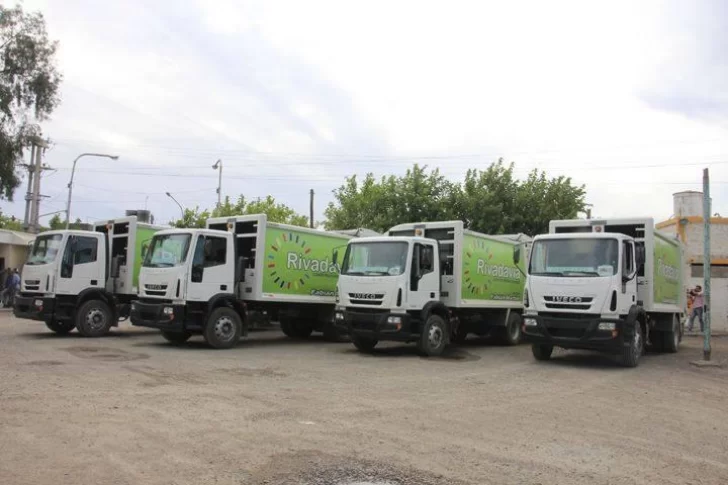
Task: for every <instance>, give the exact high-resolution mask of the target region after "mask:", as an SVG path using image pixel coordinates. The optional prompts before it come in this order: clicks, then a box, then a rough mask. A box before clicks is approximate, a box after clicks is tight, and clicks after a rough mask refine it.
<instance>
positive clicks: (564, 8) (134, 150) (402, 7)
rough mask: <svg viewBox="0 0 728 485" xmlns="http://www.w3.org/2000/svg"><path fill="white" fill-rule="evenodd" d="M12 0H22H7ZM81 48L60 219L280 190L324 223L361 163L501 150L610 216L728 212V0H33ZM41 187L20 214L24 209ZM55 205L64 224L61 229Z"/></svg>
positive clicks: (67, 128) (61, 172) (53, 186)
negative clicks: (685, 209)
mask: <svg viewBox="0 0 728 485" xmlns="http://www.w3.org/2000/svg"><path fill="white" fill-rule="evenodd" d="M0 3H2V4H3V5H12V4H14V3H15V2H6V1H0ZM22 4H23V6H24V8H25V9H26V10H28V11H40V12H42V13H43V14H44V15H45V17H46V20H47V26H48V31H49V34H50V36H51V38H53V39H57V40H58V41H59V42H60V47H59V51H58V67H59V69H60V71H61V72H62V73H63V75H64V81H63V84H62V88H61V89H62V98H63V101H62V104H61V106H60V107H59V108H58V109H57V110H56V111H55V112H54V113H53V115H52V119H51V120H49V121H47V122H45V123H44V125H43V130H44V135H45V136H47V137H49V138H50V139H51V140H52V143H53V144H52V147H51V148H50V149H49V150H48V151H47V152H46V153H45V155H44V163H47V164H48V165H50V166H51V167H52V168H54V169H55V171H48V172H46V174H45V175H44V177H43V179H42V193H43V194H44V195H47V196H48V197H47V198H45V199H44V200H43V202H42V206H41V213H42V214H45V213H50V212H53V211H59V210H62V209H64V207H65V200H66V197H67V184H68V180H69V177H70V168H71V165H72V162H73V160H74V158H75V157H76V156H78V155H79V154H81V153H84V152H101V153H108V154H113V155H119V157H120V158H119V160H118V161H111V160H108V159H104V158H92V157H84V158H82V159H81V160H80V161H79V162H78V166H77V170H76V174H75V180H74V187H73V202H72V207H71V218H72V219H76V218H77V217H80V218H81V219H82V220H84V221H88V222H93V221H96V220H102V219H108V218H112V217H117V216H121V215H123V214H124V210H126V209H144V208H147V209H149V210H151V211H152V213H153V214H154V216H155V219H156V221H157V222H160V223H166V222H168V221H170V220H172V219H174V218H177V217H179V215H180V209H179V207H178V206H177V205H176V204H175V203H174V201H172V200H171V199H170V198H168V197H167V196H166V195H165V193H166V192H170V193H171V194H172V195H173V196H175V198H176V199H177V200H178V201H179V202H180V203H181V204H182V205H183V206H184V207H195V206H199V207H201V208H211V207H213V206H214V204H215V203H216V201H217V194H216V188H217V182H218V178H217V176H218V173H217V172H216V171H215V170H213V168H212V165H213V164H214V163H215V161H216V160H218V159H221V160H222V165H223V172H222V173H223V180H222V193H223V195H229V196H231V197H234V198H235V197H237V196H238V195H239V194H244V195H245V196H246V197H247V198H256V197H265V196H266V195H272V196H274V197H275V198H276V199H277V200H278V201H280V202H283V203H285V204H288V205H290V206H291V207H293V208H294V209H295V210H297V211H298V212H299V213H302V214H308V204H309V191H310V190H311V189H313V190H314V191H315V194H316V195H315V206H316V220H317V221H320V220H322V218H323V211H324V209H325V207H326V204H327V203H328V202H330V201H331V200H333V195H332V191H333V190H334V189H335V188H337V187H338V186H340V185H341V184H342V183H343V181H344V178H345V177H346V176H349V175H353V174H357V175H360V176H362V175H364V174H366V173H367V172H373V173H374V174H375V175H377V176H382V175H389V174H403V173H404V172H405V171H406V170H407V168H408V167H411V166H412V164H413V163H420V164H426V165H427V166H428V167H430V168H436V167H437V168H439V169H440V170H441V172H442V173H444V174H445V175H447V177H448V178H450V179H452V180H455V181H458V180H462V178H463V177H464V174H465V172H466V170H467V169H468V168H481V169H484V168H486V167H487V166H488V165H489V164H490V163H492V162H494V161H496V160H497V159H498V158H501V157H502V158H503V159H505V160H506V161H507V162H514V163H515V167H516V174H517V175H518V176H519V177H525V176H526V175H527V174H528V172H529V171H531V170H533V169H534V168H538V169H542V170H545V171H546V173H547V174H548V175H549V176H559V175H564V176H568V177H571V178H572V179H573V181H574V183H576V184H584V185H585V186H586V189H587V198H586V201H587V202H588V203H590V204H593V215H594V216H597V217H630V216H633V217H642V216H649V217H654V218H656V219H658V220H662V219H666V218H668V217H670V216H671V215H672V194H673V193H674V192H679V191H683V190H701V189H702V173H703V169H704V168H709V169H710V176H711V180H712V185H711V194H712V196H713V210H714V212H721V211H724V212H725V214H728V192H726V190H725V189H726V188H727V187H728V56H726V52H728V2H723V1H721V0H705V1H701V0H696V1H692V2H684V1H679V0H669V1H668V0H643V1H640V2H633V1H619V0H616V1H609V2H606V1H605V2H596V1H594V2H583V1H561V0H553V1H550V2H541V1H509V2H503V1H485V0H483V1H476V0H474V1H459V0H451V1H448V2H432V1H405V0H399V1H391V0H390V1H386V2H385V1H379V0H370V1H367V2H341V1H325V0H308V1H306V2H300V1H286V0H263V1H260V2H257V1H240V0H215V1H204V0H157V1H155V2H148V1H144V0H126V1H125V2H96V1H92V0H25V1H24V2H22ZM25 189H26V185H25V182H24V183H23V185H21V187H20V188H19V189H18V190H17V191H16V193H15V202H10V203H9V202H7V201H0V209H1V210H2V211H3V213H5V214H12V215H15V216H17V217H20V218H22V215H23V212H24V201H23V197H24V193H25ZM49 218H50V216H45V217H43V219H42V220H43V221H47V220H48V219H49Z"/></svg>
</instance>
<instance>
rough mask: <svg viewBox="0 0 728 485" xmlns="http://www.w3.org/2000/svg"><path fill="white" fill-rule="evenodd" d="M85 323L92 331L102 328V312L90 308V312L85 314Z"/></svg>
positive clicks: (103, 323)
mask: <svg viewBox="0 0 728 485" xmlns="http://www.w3.org/2000/svg"><path fill="white" fill-rule="evenodd" d="M86 323H88V325H89V327H91V328H93V329H94V330H99V329H102V328H104V325H106V317H105V316H104V312H102V311H101V309H100V308H92V309H91V311H89V312H88V313H87V314H86Z"/></svg>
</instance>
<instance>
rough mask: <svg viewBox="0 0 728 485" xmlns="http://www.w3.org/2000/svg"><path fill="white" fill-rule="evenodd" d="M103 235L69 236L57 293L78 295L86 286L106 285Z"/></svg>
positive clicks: (62, 260)
mask: <svg viewBox="0 0 728 485" xmlns="http://www.w3.org/2000/svg"><path fill="white" fill-rule="evenodd" d="M101 237H102V236H101V235H96V234H94V235H90V236H69V237H68V239H67V240H66V248H65V250H64V252H63V258H62V259H61V268H60V277H59V278H58V287H57V293H60V294H63V295H78V294H79V293H81V291H83V290H85V289H86V288H91V287H103V286H104V273H105V264H104V258H103V256H104V254H103V253H102V254H99V247H100V242H101ZM99 256H101V257H99ZM41 284H42V282H41Z"/></svg>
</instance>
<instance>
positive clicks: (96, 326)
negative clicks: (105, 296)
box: [76, 300, 114, 337]
mask: <svg viewBox="0 0 728 485" xmlns="http://www.w3.org/2000/svg"><path fill="white" fill-rule="evenodd" d="M112 320H113V317H112V314H111V309H110V308H109V305H107V304H106V302H105V301H103V300H88V301H86V302H84V303H83V304H82V305H81V307H80V308H79V309H78V310H77V311H76V329H77V330H78V333H80V334H81V335H83V336H84V337H103V336H104V335H106V334H107V333H109V329H110V328H111V325H112V324H113V323H114V322H113V321H112Z"/></svg>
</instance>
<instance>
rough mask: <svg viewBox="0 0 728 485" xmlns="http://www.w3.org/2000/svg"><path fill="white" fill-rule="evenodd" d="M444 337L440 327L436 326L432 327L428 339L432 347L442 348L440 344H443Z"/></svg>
mask: <svg viewBox="0 0 728 485" xmlns="http://www.w3.org/2000/svg"><path fill="white" fill-rule="evenodd" d="M442 336H443V334H442V329H441V328H440V327H437V326H435V325H433V326H431V327H430V332H429V335H428V337H429V340H430V345H431V346H432V347H439V346H440V344H441V343H442Z"/></svg>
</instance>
